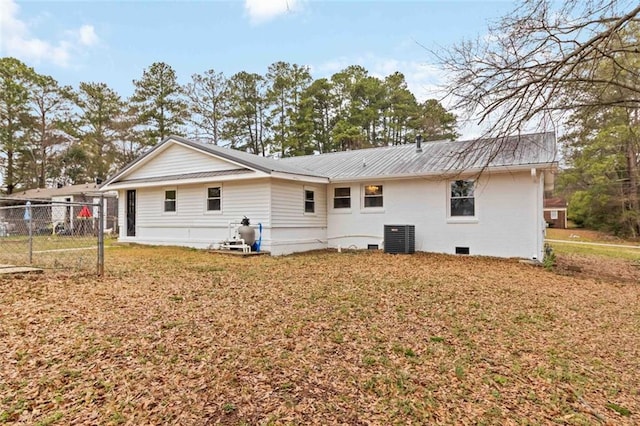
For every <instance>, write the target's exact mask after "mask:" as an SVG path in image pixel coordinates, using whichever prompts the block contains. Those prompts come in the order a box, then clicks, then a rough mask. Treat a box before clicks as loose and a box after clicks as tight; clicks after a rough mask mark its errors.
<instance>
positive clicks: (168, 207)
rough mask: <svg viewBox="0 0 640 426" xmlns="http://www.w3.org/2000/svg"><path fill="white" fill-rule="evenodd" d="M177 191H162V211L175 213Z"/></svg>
mask: <svg viewBox="0 0 640 426" xmlns="http://www.w3.org/2000/svg"><path fill="white" fill-rule="evenodd" d="M177 195H178V194H177V191H176V190H175V189H168V190H166V191H164V211H165V212H175V211H176V199H177Z"/></svg>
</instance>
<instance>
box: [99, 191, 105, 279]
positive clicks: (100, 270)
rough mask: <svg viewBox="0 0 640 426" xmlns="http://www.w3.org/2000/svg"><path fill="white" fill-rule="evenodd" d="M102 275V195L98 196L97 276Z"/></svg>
mask: <svg viewBox="0 0 640 426" xmlns="http://www.w3.org/2000/svg"><path fill="white" fill-rule="evenodd" d="M103 274H104V194H100V205H99V206H98V275H99V276H102V275H103Z"/></svg>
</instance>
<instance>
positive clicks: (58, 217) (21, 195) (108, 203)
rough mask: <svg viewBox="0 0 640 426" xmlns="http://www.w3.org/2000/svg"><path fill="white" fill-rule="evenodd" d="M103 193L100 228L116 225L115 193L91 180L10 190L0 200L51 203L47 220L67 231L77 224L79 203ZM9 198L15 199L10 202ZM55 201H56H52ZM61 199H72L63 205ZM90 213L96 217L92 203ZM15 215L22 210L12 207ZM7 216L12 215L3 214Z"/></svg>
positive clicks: (80, 206) (20, 202)
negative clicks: (102, 219)
mask: <svg viewBox="0 0 640 426" xmlns="http://www.w3.org/2000/svg"><path fill="white" fill-rule="evenodd" d="M101 195H103V196H104V209H105V212H104V213H105V214H104V229H106V230H108V229H116V227H117V225H118V193H117V192H102V191H100V190H99V185H98V184H95V183H83V184H78V185H66V186H59V187H57V188H36V189H28V190H24V191H18V192H14V193H13V194H11V195H8V196H5V197H4V204H5V205H6V204H9V203H11V204H17V203H19V204H23V203H24V202H25V200H31V201H33V202H35V203H39V204H51V208H50V209H49V212H50V213H49V212H48V213H47V214H48V215H50V216H49V217H48V220H49V221H50V222H51V224H52V225H53V226H54V227H55V226H56V225H58V226H62V227H64V228H65V229H68V230H70V231H72V230H74V229H75V228H76V227H77V224H78V223H79V222H78V220H79V219H78V217H79V215H80V211H81V210H82V207H83V206H82V203H90V204H98V203H99V202H100V196H101ZM11 200H15V202H12V201H11ZM56 203H59V204H57V205H56ZM65 203H74V204H69V205H65ZM92 210H93V211H91V215H92V216H93V217H97V215H98V211H97V207H93V209H92ZM14 213H15V214H17V216H18V217H17V218H13V219H15V220H22V215H23V212H21V211H17V210H16V211H15V212H14ZM5 219H6V220H11V219H12V218H5Z"/></svg>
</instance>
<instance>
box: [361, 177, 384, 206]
mask: <svg viewBox="0 0 640 426" xmlns="http://www.w3.org/2000/svg"><path fill="white" fill-rule="evenodd" d="M367 186H381V187H382V207H365V202H364V200H365V187H367ZM384 186H385V185H384V184H383V183H379V182H378V183H373V182H369V183H366V184H364V185H361V186H360V213H384V209H385V207H384V206H385V202H384V199H385V194H384Z"/></svg>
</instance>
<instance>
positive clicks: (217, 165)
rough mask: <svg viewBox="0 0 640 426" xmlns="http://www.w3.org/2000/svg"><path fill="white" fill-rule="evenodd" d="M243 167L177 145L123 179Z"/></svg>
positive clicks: (171, 146)
mask: <svg viewBox="0 0 640 426" xmlns="http://www.w3.org/2000/svg"><path fill="white" fill-rule="evenodd" d="M241 168H243V167H241V166H238V165H236V164H233V163H230V162H228V161H224V160H221V159H219V158H216V157H213V156H211V155H208V154H206V153H203V152H200V151H197V150H195V149H193V148H189V147H186V146H183V145H179V144H171V145H170V146H169V147H168V148H166V149H165V150H164V151H163V152H162V153H159V155H158V156H157V157H154V158H151V159H149V161H148V163H143V164H142V165H141V166H140V168H139V169H137V170H135V171H133V172H132V173H131V174H130V175H128V176H126V178H125V179H127V180H128V179H141V178H149V177H157V176H171V175H179V174H183V173H196V172H209V171H219V170H235V169H241Z"/></svg>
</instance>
